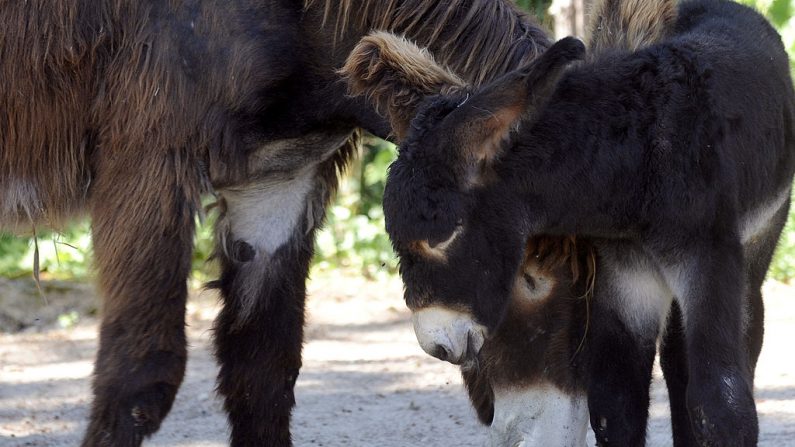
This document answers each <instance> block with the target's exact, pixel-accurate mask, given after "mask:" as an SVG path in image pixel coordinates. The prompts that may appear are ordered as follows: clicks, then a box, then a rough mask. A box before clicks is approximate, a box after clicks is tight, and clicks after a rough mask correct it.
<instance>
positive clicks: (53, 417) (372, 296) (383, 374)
mask: <svg viewBox="0 0 795 447" xmlns="http://www.w3.org/2000/svg"><path fill="white" fill-rule="evenodd" d="M26 287H29V285H28V286H26ZM11 288H12V286H10V285H9V284H8V283H4V284H0V295H3V296H4V299H6V300H7V299H8V297H7V296H8V295H9V293H8V290H10V289H11ZM64 289H68V287H64ZM766 292H767V298H766V304H767V322H766V325H767V326H766V331H767V336H766V341H765V347H764V351H763V353H762V358H761V361H760V365H759V369H758V374H757V382H756V383H757V390H756V398H757V405H758V410H759V414H760V421H761V433H762V434H761V442H760V445H761V446H768V447H773V446H775V447H781V446H795V350H793V347H792V345H793V342H794V341H795V288H792V287H786V286H783V285H780V284H772V283H771V284H768V286H767V290H766ZM85 293H90V292H87V290H86V289H85V288H81V287H78V288H77V289H76V290H72V291H71V292H65V293H64V295H65V296H72V298H70V299H66V301H64V300H59V299H53V298H50V301H49V305H47V306H40V308H39V309H38V310H37V311H36V312H34V313H33V316H32V317H30V316H28V317H25V316H24V313H22V314H21V315H8V312H6V313H5V314H2V315H0V323H2V324H3V325H4V326H6V327H9V326H15V325H17V326H19V327H22V326H28V325H32V327H30V328H28V329H26V330H23V331H22V332H16V333H5V334H3V333H0V446H2V447H11V446H75V445H78V444H79V440H80V435H81V433H82V431H83V430H84V427H85V423H86V417H87V412H88V405H89V402H90V400H89V391H90V386H89V379H90V374H91V368H92V360H93V356H94V351H95V349H96V337H95V334H96V321H95V320H94V319H93V318H92V317H90V316H89V317H85V316H83V317H81V318H80V322H79V323H78V324H77V325H76V326H74V327H72V328H70V329H60V328H57V326H56V328H51V327H52V326H53V325H52V324H51V323H52V321H55V320H56V318H57V315H62V314H63V313H64V312H68V311H69V309H71V308H72V307H74V304H68V303H74V302H75V301H74V296H75V295H81V294H85ZM400 293H401V286H400V284H399V283H398V282H397V281H389V282H385V281H384V282H366V281H364V280H360V279H341V278H326V279H318V280H314V281H312V283H311V285H310V298H309V311H308V316H309V326H308V328H307V343H306V346H305V349H304V367H303V369H302V373H301V376H300V378H299V380H298V384H297V391H296V395H297V401H298V404H297V407H296V410H295V416H294V420H293V433H294V439H295V444H296V446H326V447H336V446H379V447H393V446H394V447H397V446H400V447H405V446H423V447H442V446H445V447H446V446H481V445H483V443H484V440H485V438H486V428H484V427H482V426H480V425H479V424H478V423H477V421H476V418H475V416H474V413H473V411H472V410H471V408H470V407H469V404H468V401H467V399H466V395H465V392H464V389H463V387H462V385H461V379H460V377H459V375H458V371H457V369H456V368H455V367H453V366H452V365H449V364H446V363H442V362H439V361H436V360H434V359H432V358H430V357H428V356H427V355H425V354H424V353H423V352H422V351H421V350H420V348H419V346H418V345H417V343H416V340H415V338H414V335H413V333H412V331H411V328H410V324H409V318H408V313H407V311H406V310H405V308H404V306H403V303H402V300H401V298H400V296H401V295H400ZM70 294H71V295H70ZM64 302H66V303H67V304H64ZM81 302H83V303H85V302H86V300H82V301H81ZM82 306H84V308H81V309H80V310H79V311H80V313H79V314H78V315H82V314H83V313H85V312H90V307H91V306H88V305H85V304H83V305H82ZM8 308H9V306H8V305H7V304H6V303H3V301H0V312H2V310H3V309H8ZM216 311H217V306H216V300H215V297H214V296H212V294H210V293H202V294H197V295H196V296H194V297H192V299H191V302H190V305H189V310H188V317H189V322H190V329H189V334H190V344H191V348H190V360H189V362H188V371H187V375H186V378H185V383H184V385H183V386H182V388H181V390H180V393H179V395H178V396H177V400H176V403H175V404H174V408H173V410H172V411H171V414H170V415H169V417H168V418H167V419H166V421H165V422H164V424H163V426H162V428H161V430H160V432H159V433H158V434H157V435H156V436H155V437H153V438H152V439H151V440H149V441H148V442H147V443H146V445H148V446H186V447H187V446H191V447H193V446H197V447H198V446H207V447H210V446H213V447H215V446H224V445H227V442H226V439H227V428H226V424H225V420H224V415H223V413H222V411H221V405H220V403H219V401H218V399H217V398H216V397H215V395H214V393H213V383H214V377H215V374H216V367H215V364H214V361H213V359H212V356H211V353H210V348H211V341H210V331H209V327H210V324H211V321H212V319H213V316H214V315H215V313H216ZM29 315H30V314H29ZM74 316H75V314H71V316H68V317H66V320H64V317H62V318H61V320H60V321H61V323H62V324H63V323H70V322H73V321H74V320H75V318H74ZM25 318H28V319H33V320H34V321H24V319H25ZM15 319H16V320H15ZM36 319H38V321H35V320H36ZM17 320H23V321H21V323H20V322H19V321H17ZM15 321H16V322H15ZM653 397H654V401H653V403H652V407H651V421H650V429H649V445H650V446H652V447H662V446H670V445H671V441H670V435H669V431H670V425H669V420H668V417H667V410H668V406H667V403H666V395H665V390H664V386H663V384H662V383H661V379H660V375H659V371H657V372H656V373H655V381H654V389H653ZM591 445H593V442H591Z"/></svg>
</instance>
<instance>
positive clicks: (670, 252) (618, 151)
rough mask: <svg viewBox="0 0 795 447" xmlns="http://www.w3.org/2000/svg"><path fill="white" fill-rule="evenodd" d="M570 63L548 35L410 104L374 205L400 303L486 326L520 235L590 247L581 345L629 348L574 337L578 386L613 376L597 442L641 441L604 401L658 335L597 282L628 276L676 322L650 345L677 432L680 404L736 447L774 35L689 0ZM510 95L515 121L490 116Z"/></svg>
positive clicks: (754, 313)
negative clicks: (637, 44) (669, 354)
mask: <svg viewBox="0 0 795 447" xmlns="http://www.w3.org/2000/svg"><path fill="white" fill-rule="evenodd" d="M583 57H584V54H583V48H582V45H581V44H580V43H578V42H576V41H573V40H571V39H564V40H562V41H560V42H558V43H557V44H555V45H554V46H553V47H552V48H550V49H549V50H548V51H547V53H545V54H544V55H543V56H542V57H541V58H540V59H539V60H538V61H537V62H536V63H533V64H531V65H529V66H528V67H526V68H524V69H521V70H518V71H517V72H515V73H512V74H508V75H506V76H505V77H504V78H502V79H501V80H498V81H496V82H495V83H492V84H490V85H487V86H485V87H484V88H482V89H478V90H476V91H474V92H473V94H472V97H471V98H469V99H468V101H467V102H466V103H463V99H464V98H462V96H461V95H460V94H459V95H454V96H452V97H451V96H442V97H432V98H429V99H427V100H426V101H425V103H424V104H423V105H422V106H421V107H420V108H419V112H418V114H417V117H415V119H414V121H413V128H412V133H411V134H410V135H409V137H408V138H407V139H406V140H405V142H404V144H403V145H402V148H401V152H400V155H399V158H398V160H397V161H396V162H395V164H394V165H393V166H392V168H391V170H390V177H389V181H388V184H387V188H386V193H385V203H384V207H385V213H386V218H387V229H388V231H389V232H390V236H391V237H392V240H393V242H394V244H395V247H396V250H397V251H398V253H399V255H400V257H401V273H402V275H403V278H404V280H405V282H406V290H407V292H406V299H407V302H408V304H409V306H410V307H422V306H423V305H425V304H427V301H428V300H429V299H433V300H434V301H439V302H442V303H447V304H450V305H452V306H458V307H459V308H460V307H461V306H464V307H466V308H469V309H471V310H472V312H473V314H474V316H475V317H476V319H477V320H478V321H479V322H481V323H483V324H485V325H486V326H487V327H488V328H490V329H495V328H497V327H498V326H499V324H500V323H501V322H502V321H503V320H504V318H505V315H506V312H507V309H508V297H509V296H510V285H511V284H512V281H513V279H514V277H515V273H516V271H517V268H518V266H519V265H520V263H521V260H522V250H521V248H520V247H521V246H522V244H523V241H524V240H525V238H526V237H527V236H528V235H533V234H540V233H543V234H553V235H555V234H557V235H565V234H577V235H582V236H585V237H590V238H594V239H601V240H603V241H605V242H604V243H601V245H600V246H599V248H598V250H597V251H598V252H599V261H598V264H599V265H600V266H602V272H603V274H605V275H606V276H607V277H608V278H613V280H607V281H598V282H597V287H596V290H595V300H597V301H599V300H604V302H605V303H610V302H611V300H614V301H612V302H613V303H614V304H615V305H613V306H605V307H604V308H603V309H605V310H606V313H605V314H604V315H601V316H596V315H595V316H594V318H595V320H596V321H597V322H600V323H599V324H597V325H596V326H595V327H594V330H595V331H599V330H601V331H603V332H602V333H598V332H597V333H595V334H594V339H595V340H604V341H605V342H606V343H607V341H609V340H614V341H627V342H628V343H630V344H632V343H635V347H637V348H639V349H640V351H637V352H635V353H634V354H633V352H632V349H636V348H635V347H633V346H618V345H616V344H615V343H612V344H606V345H604V346H598V345H597V346H592V349H593V350H594V351H595V352H598V353H599V354H598V355H597V356H595V357H594V360H593V361H592V362H591V368H592V372H591V373H590V377H600V374H602V373H604V374H608V373H610V372H611V371H616V370H618V371H627V374H626V377H623V378H622V377H621V376H620V375H619V376H612V377H613V379H615V383H612V384H610V383H607V384H604V383H602V384H601V385H598V384H596V385H598V386H589V390H588V392H589V406H590V407H591V408H590V409H591V418H592V426H593V428H594V429H595V430H596V433H597V439H598V440H599V442H600V443H604V444H607V443H608V442H609V443H611V444H613V443H614V444H617V445H640V444H639V443H642V442H643V441H642V439H635V438H626V439H622V438H620V437H617V436H615V434H616V430H618V433H619V434H620V433H621V428H620V426H621V425H623V424H624V423H625V422H622V419H621V418H620V415H621V414H626V413H624V412H623V409H622V408H621V407H622V404H621V402H624V400H623V399H625V397H627V395H626V394H625V393H621V391H622V390H628V391H627V392H630V391H631V390H633V389H634V390H637V389H640V388H643V387H644V386H645V387H648V374H649V372H650V368H651V360H652V359H653V346H654V340H655V339H656V336H657V334H658V331H659V324H660V323H659V320H657V319H655V318H648V319H647V320H643V319H633V318H635V317H634V315H641V316H643V315H645V314H643V313H642V312H644V309H642V308H641V306H637V305H635V304H633V303H635V302H640V301H634V300H633V299H632V296H631V294H632V293H634V292H633V290H630V289H623V288H622V286H621V284H622V283H621V282H616V281H620V280H621V279H622V278H624V277H626V278H636V277H637V275H638V274H644V275H649V277H650V278H652V279H650V280H649V284H654V286H655V287H657V288H658V289H659V290H657V291H656V292H654V293H655V294H656V295H655V297H652V298H657V297H658V298H659V299H664V298H665V297H666V296H670V295H673V296H675V301H676V303H677V304H679V306H680V307H681V309H682V316H683V318H682V321H678V319H676V318H675V316H672V317H671V318H673V319H674V321H672V324H673V325H674V327H676V326H677V325H678V324H681V325H682V328H683V332H684V340H683V341H682V340H677V339H676V337H673V338H670V337H669V338H666V341H665V344H666V346H667V347H666V348H664V349H673V350H675V351H678V352H680V353H682V355H680V356H679V357H678V358H679V359H681V358H682V356H684V355H685V353H686V359H687V361H686V365H687V368H686V371H684V372H681V371H680V372H679V373H678V377H679V379H681V380H680V382H679V384H677V385H676V387H678V388H677V389H679V397H680V398H682V401H680V402H677V403H675V407H676V408H677V409H676V410H674V411H675V412H677V415H676V416H675V420H676V421H677V424H678V425H680V426H681V425H682V418H683V417H684V416H683V414H684V413H687V416H686V420H687V421H689V423H690V425H691V427H692V433H691V434H692V436H693V437H692V438H691V439H690V440H691V441H694V442H697V443H698V445H721V446H750V445H755V444H756V441H757V437H758V425H757V419H756V410H755V406H754V401H753V395H752V383H753V374H752V369H753V365H754V364H755V362H756V358H757V356H758V352H759V348H760V346H761V321H762V320H761V314H762V305H761V295H760V293H759V290H760V288H761V281H762V278H763V276H764V272H765V271H766V270H767V267H768V265H769V262H770V255H771V253H772V250H773V248H774V247H775V244H776V241H777V240H778V237H779V235H780V232H781V229H782V227H783V223H784V217H783V216H785V215H786V212H787V209H788V207H789V193H790V188H791V183H792V179H793V172H794V171H795V139H794V138H793V125H794V124H795V123H793V113H794V112H795V95H794V94H793V88H792V80H791V79H790V74H789V65H788V61H787V55H786V52H785V51H784V48H783V46H782V44H781V41H780V38H779V36H778V35H777V34H776V33H775V31H774V30H773V28H772V27H771V26H770V25H769V24H768V23H766V22H765V20H764V19H763V18H762V17H761V16H759V15H758V14H757V13H755V12H753V11H752V10H750V9H748V8H746V7H743V6H740V5H737V4H735V3H732V2H727V1H723V0H689V1H686V2H684V3H682V4H680V6H679V14H678V19H677V21H676V26H675V29H674V30H673V32H672V33H671V34H670V35H669V36H668V37H667V38H665V39H664V40H663V41H662V42H660V43H658V44H656V45H652V46H650V47H648V48H645V49H642V50H639V51H635V52H613V53H609V54H605V55H603V56H601V57H598V58H596V59H595V60H594V61H592V62H590V63H587V64H584V65H579V66H575V67H573V68H571V69H570V70H568V71H566V72H563V71H562V70H561V68H562V67H565V66H566V65H567V64H568V63H570V62H572V61H576V60H580V59H582V58H583ZM550 86H551V88H550ZM462 103H463V104H462ZM517 104H519V106H520V107H522V110H524V113H520V114H516V113H514V112H511V113H509V114H507V115H503V114H501V113H500V112H501V111H505V110H508V111H514V110H515V109H516V108H517ZM458 105H460V107H458ZM505 116H507V117H514V119H515V122H514V123H513V126H518V128H519V130H518V131H517V132H512V133H509V132H505V135H502V136H500V138H498V139H503V138H504V139H507V140H508V141H507V142H506V143H503V144H500V145H496V146H494V145H490V144H485V143H486V142H489V141H494V139H495V136H494V135H491V134H490V132H491V131H490V130H489V131H487V132H481V131H478V129H483V128H485V129H496V130H502V129H503V127H502V126H495V125H494V123H492V122H490V120H494V119H497V121H500V117H505ZM495 117H496V118H495ZM513 126H508V129H510V128H511V127H513ZM473 128H475V129H474V130H473ZM473 153H474V154H475V157H474V158H473V157H472V154H473ZM456 228H458V230H459V234H460V236H458V239H456V241H455V243H453V244H452V245H450V246H449V250H448V251H447V253H446V260H447V262H446V263H444V264H442V263H435V262H431V261H429V260H428V259H427V258H424V257H423V256H422V253H417V252H414V251H412V247H414V246H415V244H414V243H413V242H414V241H417V240H425V241H429V242H430V243H431V246H432V245H433V241H446V240H447V239H449V237H450V235H451V234H452V233H453V231H454V230H455V229H456ZM450 266H455V268H451V267H450ZM633 272H635V273H633ZM631 273H632V274H631ZM630 274H631V275H630ZM622 275H625V276H622ZM626 275H629V276H626ZM649 290H651V289H649ZM649 293H651V292H649ZM623 294H629V295H630V296H629V297H628V298H627V299H629V301H624V303H625V304H624V305H621V304H620V302H617V301H615V299H616V298H615V297H617V296H622V295H623ZM429 297H431V298H429ZM641 299H643V297H641ZM746 309H747V311H746ZM664 310H665V311H666V312H667V308H666V309H664ZM655 312H656V311H655ZM746 312H748V313H747V317H748V318H747V319H746V315H744V314H745V313H746ZM654 315H656V316H657V318H659V317H660V316H665V313H664V312H663V310H662V309H661V310H660V311H659V314H654ZM672 315H676V314H672ZM637 318H640V317H637ZM636 320H637V321H636ZM746 320H747V322H748V324H746ZM679 341H681V342H682V343H683V344H682V345H681V346H679V347H677V346H676V343H678V342H679ZM627 352H628V353H629V354H630V355H628V354H626V353H627ZM617 353H618V354H617ZM630 359H633V360H630ZM640 359H645V360H642V361H641V360H640ZM673 359H674V360H676V359H677V357H676V356H675V357H673ZM664 363H666V366H665V368H666V370H668V371H672V370H674V369H676V368H677V366H676V365H675V363H676V362H673V363H671V362H669V361H665V362H664ZM679 366H681V364H680V365H679ZM633 368H638V370H637V371H634V372H633ZM628 381H630V382H628ZM631 381H635V382H631ZM644 382H645V384H644ZM628 383H636V385H632V386H627V384H628ZM682 384H684V385H682ZM669 386H671V385H670V384H669ZM682 389H686V392H685V394H684V397H682V393H681V390H682ZM616 393H620V394H616ZM594 404H596V405H597V407H596V408H595V407H594ZM682 442H684V441H682Z"/></svg>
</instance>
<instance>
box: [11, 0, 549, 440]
mask: <svg viewBox="0 0 795 447" xmlns="http://www.w3.org/2000/svg"><path fill="white" fill-rule="evenodd" d="M0 24H2V30H3V31H2V33H0V53H2V55H3V57H2V59H1V60H0V225H2V227H3V228H4V229H10V230H11V231H25V230H27V229H30V228H31V227H36V226H45V225H47V226H56V227H57V226H58V225H60V224H61V223H62V222H64V221H65V220H67V219H69V218H70V217H71V216H73V215H75V214H79V213H81V212H87V213H88V214H89V215H90V217H91V218H92V220H93V226H92V231H93V239H94V250H95V253H96V266H97V271H98V275H99V289H100V292H101V294H102V295H103V297H104V306H103V311H102V313H103V320H102V325H101V329H100V348H99V353H98V356H97V361H96V367H95V374H94V381H93V388H94V401H93V406H92V410H91V421H90V424H89V426H88V429H87V432H86V436H85V438H84V442H83V445H85V446H114V447H123V446H137V445H140V443H141V442H142V440H143V439H144V438H145V437H146V436H148V435H150V434H152V433H153V432H155V431H156V430H157V429H158V427H159V426H160V424H161V422H162V420H163V418H164V417H165V416H166V414H167V413H168V411H169V409H170V407H171V404H172V402H173V399H174V396H175V394H176V392H177V389H178V388H179V386H180V383H181V382H182V378H183V374H184V370H185V362H186V346H185V343H186V342H185V332H184V311H185V300H186V296H187V288H186V278H187V275H188V273H189V268H190V257H191V250H192V242H193V231H194V220H195V218H196V215H197V214H198V213H199V210H200V196H201V195H202V194H203V193H207V192H214V193H215V194H216V195H217V197H218V199H219V200H218V205H219V206H218V209H219V210H220V218H219V220H218V224H217V253H216V258H217V259H219V261H220V263H221V267H222V269H221V270H222V273H221V277H220V279H219V280H218V281H216V282H214V283H213V286H215V287H217V288H218V289H219V290H220V293H221V295H222V299H223V303H224V307H223V310H222V311H221V313H220V315H219V317H218V319H217V321H216V324H215V332H214V341H215V349H216V357H217V359H218V361H219V363H220V365H221V368H220V373H219V376H218V391H219V392H220V394H221V395H223V397H224V406H225V408H226V410H227V412H228V414H229V421H230V425H231V443H232V445H235V446H249V445H250V446H263V445H266V446H287V445H290V444H291V438H290V430H289V422H290V413H291V410H292V407H293V405H294V394H293V387H294V384H295V380H296V377H297V375H298V372H299V368H300V366H301V346H302V326H303V322H304V294H305V287H304V281H305V279H306V276H307V269H308V267H309V262H310V258H311V256H312V249H313V237H314V233H315V230H316V228H317V227H318V226H319V225H320V224H321V222H322V221H323V216H324V210H325V206H326V204H327V202H328V199H329V196H330V195H331V194H332V192H333V190H334V188H335V185H336V179H337V174H338V171H339V169H341V168H342V167H343V166H344V164H345V162H346V160H347V159H349V158H350V157H351V156H352V154H353V152H354V151H355V149H356V142H357V136H358V134H359V129H360V128H364V129H366V130H369V131H371V132H373V133H375V134H377V135H380V136H384V137H386V136H388V134H389V133H390V126H389V123H388V122H387V121H386V120H384V119H383V118H382V117H381V116H379V115H378V114H377V113H376V112H375V110H373V109H372V108H371V107H369V106H368V105H366V103H365V101H363V100H361V99H355V98H350V97H348V96H347V94H346V86H345V84H344V83H343V82H339V79H338V75H337V74H336V70H337V69H338V68H339V67H340V66H341V65H342V64H343V62H344V60H345V57H346V56H347V55H348V53H349V52H350V50H351V49H352V47H353V46H354V44H355V43H356V42H357V41H358V40H359V39H360V38H361V37H362V36H363V35H364V34H366V33H368V32H369V31H370V30H371V29H372V28H382V29H387V30H392V31H395V32H399V33H402V34H405V35H407V36H409V37H411V38H413V39H416V40H417V41H419V42H422V43H423V44H424V45H427V46H429V47H430V48H432V49H433V50H434V51H436V52H437V53H438V54H439V55H440V57H441V58H442V60H443V61H444V62H445V64H447V65H448V66H449V67H450V68H452V69H454V70H456V72H457V73H459V75H460V76H461V77H462V79H463V80H465V81H466V83H468V84H470V83H474V84H478V85H479V84H481V83H483V82H484V81H486V80H489V79H494V78H496V77H497V76H498V75H501V74H504V73H506V72H508V71H510V70H512V69H514V68H516V67H519V66H521V65H522V64H523V63H524V61H526V60H528V59H532V58H533V57H535V56H536V55H537V54H538V53H539V52H540V51H542V50H544V49H546V48H547V47H548V45H549V42H548V40H547V38H546V37H545V35H544V34H543V33H542V32H541V31H540V30H539V29H538V28H537V27H535V26H534V25H533V24H532V23H531V22H530V21H529V20H528V19H527V18H526V17H525V16H523V15H522V14H521V13H520V12H518V11H517V10H516V9H515V7H514V6H513V5H512V4H511V2H510V1H509V0H450V1H445V2H438V1H436V0H314V1H310V0H306V1H304V0H228V1H223V2H220V1H216V0H184V1H170V2H164V1H154V0H139V1H125V0H71V1H67V0H29V1H11V2H2V4H0ZM462 82H463V81H462Z"/></svg>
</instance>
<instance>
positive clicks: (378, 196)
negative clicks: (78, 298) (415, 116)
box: [0, 0, 795, 286]
mask: <svg viewBox="0 0 795 447" xmlns="http://www.w3.org/2000/svg"><path fill="white" fill-rule="evenodd" d="M793 1H795V0H741V2H742V3H745V4H748V5H750V6H752V7H755V8H756V9H757V10H759V11H760V12H762V13H763V14H765V15H766V16H767V17H768V18H769V19H770V21H771V22H772V23H773V24H774V25H775V26H776V27H777V29H779V31H780V32H781V34H782V37H783V39H784V42H785V44H786V46H787V48H788V49H789V51H790V54H791V55H794V56H793V57H792V60H793V61H795V17H793ZM517 3H518V4H519V5H520V6H521V7H522V8H524V9H526V10H528V11H530V12H531V13H532V14H534V15H535V16H536V17H539V21H540V22H541V23H543V24H544V25H545V26H546V27H547V28H552V26H553V23H554V22H553V21H552V20H551V18H550V16H549V14H548V13H547V11H548V10H549V7H550V4H551V1H546V0H517ZM793 67H795V65H793ZM395 154H396V151H395V148H394V146H393V145H391V144H389V143H386V142H384V141H381V140H378V139H375V138H370V139H368V140H366V143H365V147H364V150H363V153H362V156H361V157H359V158H358V160H357V161H356V162H355V163H354V164H353V165H352V166H350V168H349V169H348V171H347V175H346V176H345V178H344V180H343V181H342V183H341V186H340V190H339V193H338V194H337V196H336V198H335V200H334V202H333V203H332V204H331V206H330V207H329V209H328V213H327V221H326V225H325V228H324V229H323V231H321V232H320V233H319V235H318V238H317V250H316V252H317V253H316V256H315V260H314V266H313V275H324V274H330V273H331V272H334V273H335V274H336V273H337V272H340V271H343V272H347V273H353V274H360V275H364V276H366V277H368V278H372V279H377V278H379V277H382V276H385V275H393V274H394V273H395V271H396V268H397V262H396V258H395V256H394V254H393V253H392V249H391V246H390V243H389V239H388V238H387V236H386V234H385V233H384V215H383V211H382V209H381V200H382V197H383V190H384V182H385V177H386V172H387V167H388V166H389V164H390V163H391V162H392V160H393V159H394V157H395ZM213 220H214V216H213V215H212V214H211V215H210V216H207V218H206V219H205V220H204V221H203V222H201V223H200V225H199V228H198V231H197V235H196V250H195V253H194V257H193V259H194V264H193V265H194V274H193V281H194V283H193V285H194V286H199V285H200V284H201V283H202V282H204V281H206V280H208V279H210V278H212V277H213V276H214V275H215V273H214V271H213V270H214V266H213V265H212V264H208V263H206V262H205V260H206V259H207V258H208V257H209V255H210V253H211V251H212V246H213V242H212V230H211V228H212V224H213ZM89 230H90V226H89V223H88V222H86V221H81V222H76V223H74V224H73V225H71V226H69V227H67V228H66V229H65V230H63V231H62V232H60V233H51V232H50V233H40V234H39V235H38V250H39V264H40V271H41V278H42V279H66V280H85V279H87V278H88V277H89V276H90V275H91V264H90V259H91V238H90V235H89ZM34 253H35V244H34V241H33V239H32V238H30V237H14V236H10V235H6V234H0V277H6V278H20V277H30V276H31V275H32V274H33V271H32V270H33V265H34V256H35V254H34ZM770 277H772V278H774V279H777V280H779V281H784V282H790V281H793V280H794V279H795V211H793V212H791V213H790V219H789V222H788V224H787V227H786V229H785V231H784V235H783V237H782V240H781V243H780V245H779V249H778V252H777V254H776V258H775V260H774V262H773V265H772V266H771V270H770Z"/></svg>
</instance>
